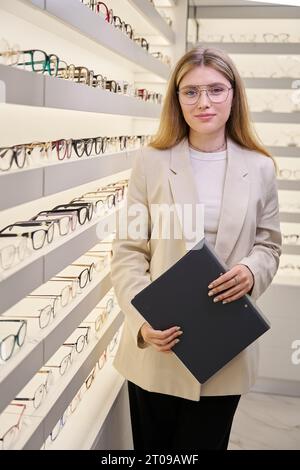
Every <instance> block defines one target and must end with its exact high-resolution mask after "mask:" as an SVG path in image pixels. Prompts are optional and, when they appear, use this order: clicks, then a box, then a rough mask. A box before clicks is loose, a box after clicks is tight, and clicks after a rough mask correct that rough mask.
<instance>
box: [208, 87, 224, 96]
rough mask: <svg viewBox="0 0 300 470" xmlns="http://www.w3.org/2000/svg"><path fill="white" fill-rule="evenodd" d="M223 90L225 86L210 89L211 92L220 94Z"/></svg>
mask: <svg viewBox="0 0 300 470" xmlns="http://www.w3.org/2000/svg"><path fill="white" fill-rule="evenodd" d="M223 91H224V88H222V87H215V88H211V89H210V92H211V93H213V94H214V95H218V94H220V93H223Z"/></svg>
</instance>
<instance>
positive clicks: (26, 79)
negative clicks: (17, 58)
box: [0, 64, 45, 107]
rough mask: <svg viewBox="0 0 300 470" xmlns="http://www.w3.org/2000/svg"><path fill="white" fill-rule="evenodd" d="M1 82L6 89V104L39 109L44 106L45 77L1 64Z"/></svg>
mask: <svg viewBox="0 0 300 470" xmlns="http://www.w3.org/2000/svg"><path fill="white" fill-rule="evenodd" d="M0 80H1V81H2V82H3V83H4V87H5V93H4V102H5V103H9V104H18V105H23V106H37V107H40V106H43V105H44V88H45V77H44V76H43V75H40V74H38V73H33V72H27V71H25V70H22V69H17V68H15V67H11V66H8V65H1V64H0ZM20 83H21V84H22V86H20Z"/></svg>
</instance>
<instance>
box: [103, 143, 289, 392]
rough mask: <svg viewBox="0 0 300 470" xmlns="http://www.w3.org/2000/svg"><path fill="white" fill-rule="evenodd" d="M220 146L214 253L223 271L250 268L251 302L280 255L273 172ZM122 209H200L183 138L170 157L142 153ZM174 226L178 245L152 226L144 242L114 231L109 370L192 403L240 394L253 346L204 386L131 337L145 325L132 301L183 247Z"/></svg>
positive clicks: (268, 164)
mask: <svg viewBox="0 0 300 470" xmlns="http://www.w3.org/2000/svg"><path fill="white" fill-rule="evenodd" d="M227 147H228V159H227V170H226V178H225V185H224V193H223V200H222V211H221V218H220V222H219V229H218V232H217V238H216V245H215V250H216V252H217V254H218V255H219V256H220V257H221V259H222V260H223V261H224V262H225V263H226V264H227V266H228V267H229V268H231V267H233V266H234V265H236V264H238V263H239V264H245V265H246V266H248V267H249V268H250V270H251V271H252V273H253V275H254V279H255V283H254V288H253V290H252V294H251V297H252V299H254V300H256V299H257V298H258V297H259V296H260V295H261V294H262V293H263V292H264V291H265V290H266V288H267V287H268V286H269V284H270V283H271V281H272V279H273V277H274V275H275V273H276V271H277V269H278V265H279V257H280V254H281V233H280V224H279V210H278V193H277V184H276V175H275V169H274V164H273V162H272V160H271V159H270V158H268V157H266V156H265V155H262V154H260V153H257V152H255V151H249V150H246V149H244V148H242V147H240V146H239V145H238V144H236V143H235V142H233V141H232V140H230V139H228V141H227ZM212 184H213V182H212ZM127 202H128V209H129V208H130V207H131V205H132V204H136V203H140V204H144V205H146V206H147V208H149V207H151V204H171V205H173V204H174V203H176V204H178V205H184V204H188V203H192V205H193V206H195V205H196V204H197V203H199V201H198V196H197V189H196V184H195V180H194V177H193V174H192V169H191V164H190V157H189V147H188V141H187V139H185V140H183V141H182V142H181V143H180V144H178V145H176V146H174V147H173V148H172V149H169V150H155V149H153V148H151V147H147V148H143V149H141V151H140V152H139V154H138V156H137V157H136V159H135V163H134V166H133V170H132V174H131V178H130V183H129V187H128V194H127ZM124 211H126V208H125V209H124ZM123 214H124V212H123ZM129 220H131V219H130V217H129ZM173 224H174V227H173V228H174V229H177V230H178V229H179V230H181V233H182V234H183V237H182V239H179V238H178V237H177V239H176V238H175V237H173V238H171V239H163V237H162V238H158V237H156V238H158V239H152V238H151V231H152V230H153V220H150V221H148V224H147V230H146V232H147V236H146V237H144V239H142V237H140V239H133V237H131V238H128V239H121V237H119V235H118V234H119V229H117V238H116V240H115V242H114V243H113V257H112V264H111V276H112V283H113V286H114V288H115V292H116V296H117V299H118V302H119V305H120V307H121V309H122V311H123V312H124V315H125V324H124V329H123V334H122V337H121V341H120V346H119V349H118V352H117V354H116V357H115V360H114V366H115V368H116V369H117V370H118V371H119V372H120V373H121V374H122V375H123V376H124V377H126V378H127V379H128V380H130V381H132V382H134V383H135V384H137V385H139V386H140V387H142V388H143V389H145V390H149V391H153V392H160V393H165V394H169V395H175V396H179V397H183V398H187V399H190V400H199V398H200V396H201V395H203V396H204V395H206V396H207V395H233V394H243V393H246V392H247V391H249V389H250V387H251V386H252V385H253V384H254V382H255V380H256V375H257V368H258V342H257V341H256V342H254V343H252V345H250V346H249V347H248V348H246V349H245V350H244V351H242V352H241V353H240V354H239V355H238V356H236V357H235V358H234V359H233V360H232V361H230V362H229V363H228V364H227V365H226V366H224V367H223V368H222V369H221V370H220V371H219V372H217V373H216V374H215V375H214V376H213V377H211V378H210V379H209V380H208V381H207V382H206V383H205V384H203V385H201V384H200V383H199V382H198V381H197V380H196V379H195V378H194V376H193V375H192V374H191V373H190V372H189V370H188V369H187V368H186V367H185V366H184V365H183V364H182V362H181V361H180V360H179V359H178V358H177V356H176V355H175V354H174V353H173V352H172V353H170V354H165V353H162V352H158V351H156V350H155V349H154V348H153V347H152V346H149V345H148V346H147V347H143V346H142V345H141V344H140V343H139V341H138V332H139V330H140V328H141V326H142V324H143V323H144V321H145V320H144V318H143V317H142V316H141V315H140V313H139V312H138V311H137V310H136V309H135V308H134V307H133V306H132V305H131V303H130V301H131V299H132V298H133V297H134V296H135V295H136V294H137V293H138V292H139V291H140V290H142V289H143V288H144V287H146V286H147V285H148V284H149V283H150V282H151V281H152V280H154V279H156V278H157V277H159V276H160V275H161V274H162V273H163V272H164V271H165V270H167V269H168V268H169V267H171V266H172V265H173V264H174V263H175V262H176V261H178V260H179V259H180V258H181V257H182V256H183V255H184V254H185V253H186V251H187V249H188V248H190V246H189V245H188V243H187V240H186V239H185V227H184V226H183V225H184V223H183V222H182V221H181V220H180V217H179V216H178V217H177V216H176V215H175V217H174V221H173ZM174 232H175V230H174ZM147 238H148V239H147ZM183 314H184V312H183ZM174 326H175V325H174ZM199 360H205V358H199Z"/></svg>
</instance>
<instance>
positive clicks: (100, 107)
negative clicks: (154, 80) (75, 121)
mask: <svg viewBox="0 0 300 470" xmlns="http://www.w3.org/2000/svg"><path fill="white" fill-rule="evenodd" d="M44 79H45V101H44V106H45V107H46V108H56V109H68V110H72V111H85V112H89V113H105V114H111V115H115V114H118V115H122V116H133V117H140V118H141V117H144V118H150V119H157V118H159V115H160V110H161V105H159V104H154V103H149V102H148V103H147V102H145V101H143V100H141V99H139V98H132V97H129V96H125V95H121V94H117V93H111V92H109V91H106V90H101V89H96V88H93V87H89V86H87V85H82V84H79V83H73V82H69V81H68V80H62V79H57V78H53V77H49V76H45V77H44Z"/></svg>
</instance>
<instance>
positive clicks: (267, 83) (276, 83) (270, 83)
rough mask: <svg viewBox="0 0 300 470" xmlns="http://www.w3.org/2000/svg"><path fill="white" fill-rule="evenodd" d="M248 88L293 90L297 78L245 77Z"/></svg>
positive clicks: (244, 80)
mask: <svg viewBox="0 0 300 470" xmlns="http://www.w3.org/2000/svg"><path fill="white" fill-rule="evenodd" d="M243 82H244V84H245V86H246V88H261V89H274V90H291V89H292V85H293V82H295V78H291V77H282V78H277V77H266V78H265V77H257V78H254V77H243Z"/></svg>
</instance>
